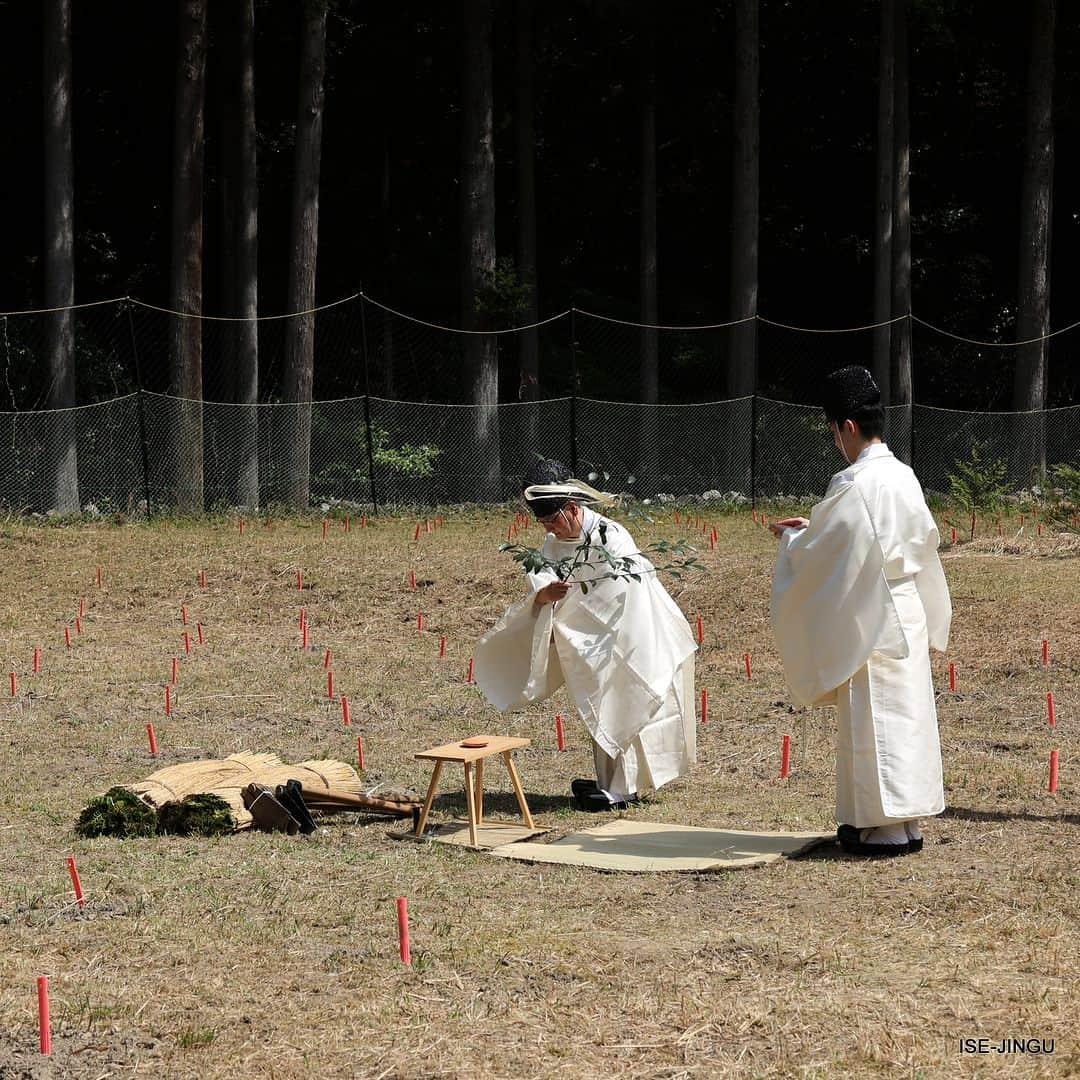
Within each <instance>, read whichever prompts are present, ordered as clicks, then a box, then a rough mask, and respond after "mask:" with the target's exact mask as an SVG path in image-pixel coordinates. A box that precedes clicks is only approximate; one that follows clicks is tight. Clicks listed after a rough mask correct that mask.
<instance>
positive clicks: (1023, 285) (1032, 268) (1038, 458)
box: [1013, 0, 1055, 481]
mask: <svg viewBox="0 0 1080 1080" xmlns="http://www.w3.org/2000/svg"><path fill="white" fill-rule="evenodd" d="M1054 23H1055V0H1032V5H1031V52H1030V59H1029V62H1028V85H1027V121H1026V130H1025V135H1024V177H1023V187H1022V192H1021V196H1020V215H1021V216H1020V258H1019V275H1020V283H1019V297H1018V303H1017V320H1016V329H1017V340H1019V341H1030V340H1031V339H1032V338H1038V337H1044V336H1045V335H1046V334H1048V333H1049V332H1050V225H1051V216H1052V212H1053V206H1052V200H1053V187H1054V127H1053V103H1054ZM1046 355H1047V342H1046V341H1045V340H1042V341H1032V343H1031V344H1030V345H1021V346H1019V347H1018V348H1017V350H1016V374H1015V382H1014V388H1013V407H1014V408H1015V409H1016V410H1017V411H1024V412H1027V411H1034V410H1041V409H1045V408H1046ZM1017 419H1018V422H1019V423H1020V424H1021V425H1023V426H1024V427H1025V428H1026V430H1027V432H1028V435H1027V438H1022V439H1019V438H1018V439H1017V440H1015V444H1016V446H1017V451H1018V453H1019V454H1022V455H1024V459H1023V461H1022V462H1021V464H1023V465H1024V467H1025V469H1026V476H1024V477H1022V479H1025V480H1028V481H1030V480H1037V479H1039V478H1040V477H1041V474H1042V472H1043V471H1045V467H1046V439H1045V426H1044V418H1043V417H1041V416H1040V417H1030V418H1017Z"/></svg>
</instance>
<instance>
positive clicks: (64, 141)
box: [42, 0, 80, 514]
mask: <svg viewBox="0 0 1080 1080" xmlns="http://www.w3.org/2000/svg"><path fill="white" fill-rule="evenodd" d="M42 14H43V23H42V39H43V43H44V48H43V56H42V62H43V69H44V72H43V83H44V90H45V93H44V99H45V100H44V110H45V174H44V183H45V259H44V270H45V306H46V307H47V308H65V309H67V310H61V311H55V312H52V313H50V314H48V315H46V316H45V320H46V322H45V334H46V337H45V354H46V357H47V360H48V365H49V408H50V409H57V410H70V409H72V408H73V407H74V405H75V326H74V318H73V312H72V311H71V305H72V304H74V302H75V258H74V236H75V226H74V178H73V170H72V155H71V5H70V0H44V4H43V12H42ZM49 442H50V446H49V452H48V461H47V462H46V469H47V474H46V481H47V483H48V490H49V495H48V498H49V506H50V507H51V508H52V509H53V510H56V511H57V512H58V513H61V514H77V513H78V512H79V509H80V504H79V470H78V441H77V435H76V425H75V417H74V415H73V414H72V413H71V412H68V411H59V412H56V413H54V414H53V415H52V417H50V439H49Z"/></svg>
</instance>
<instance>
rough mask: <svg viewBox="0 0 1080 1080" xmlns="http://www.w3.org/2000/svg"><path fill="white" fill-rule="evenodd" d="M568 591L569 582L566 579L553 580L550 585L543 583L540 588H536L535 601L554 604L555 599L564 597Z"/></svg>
mask: <svg viewBox="0 0 1080 1080" xmlns="http://www.w3.org/2000/svg"><path fill="white" fill-rule="evenodd" d="M569 591H570V583H569V582H568V581H553V582H552V583H551V584H550V585H545V586H544V587H543V588H542V589H539V590H537V593H536V597H535V602H536V603H537V604H554V603H555V601H556V600H562V599H564V598H565V596H566V594H567V593H568V592H569Z"/></svg>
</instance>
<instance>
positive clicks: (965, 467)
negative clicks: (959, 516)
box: [949, 442, 1009, 514]
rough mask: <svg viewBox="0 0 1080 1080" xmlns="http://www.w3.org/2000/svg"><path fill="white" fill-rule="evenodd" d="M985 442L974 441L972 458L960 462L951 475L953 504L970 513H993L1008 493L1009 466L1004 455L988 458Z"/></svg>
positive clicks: (950, 492)
mask: <svg viewBox="0 0 1080 1080" xmlns="http://www.w3.org/2000/svg"><path fill="white" fill-rule="evenodd" d="M985 451H986V444H985V443H980V442H974V443H972V444H971V457H970V458H969V459H968V460H967V461H957V462H955V464H954V468H955V469H956V471H955V472H953V473H950V474H949V498H950V501H951V502H952V504H953V505H954V506H957V507H959V508H960V509H961V510H965V511H967V513H969V514H974V513H980V514H986V513H993V512H994V511H996V510H998V509H999V508H1000V506H1001V504H1002V503H1003V502H1004V501H1005V497H1006V495H1008V493H1009V485H1008V484H1007V483H1006V482H1005V476H1006V473H1007V472H1008V466H1007V465H1006V463H1005V461H1004V460H1003V459H1002V458H994V459H993V460H991V461H988V460H986V459H985V457H984V454H985Z"/></svg>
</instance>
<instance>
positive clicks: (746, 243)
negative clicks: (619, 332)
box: [727, 0, 761, 397]
mask: <svg viewBox="0 0 1080 1080" xmlns="http://www.w3.org/2000/svg"><path fill="white" fill-rule="evenodd" d="M759 67H760V59H759V47H758V0H735V123H734V128H735V147H734V152H733V155H732V177H731V192H732V198H731V221H732V225H731V318H732V319H745V318H747V317H748V316H752V315H756V314H757V295H758V203H759V186H760V172H761V168H760V162H761V155H760V116H761V109H760V104H759V100H758V72H759ZM727 376H728V378H727V385H728V395H729V396H731V397H745V396H746V395H748V394H752V393H754V391H755V388H756V383H757V323H756V322H755V321H750V322H745V323H741V324H740V325H739V326H735V327H733V328H732V333H731V350H730V353H729V355H728V372H727Z"/></svg>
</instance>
